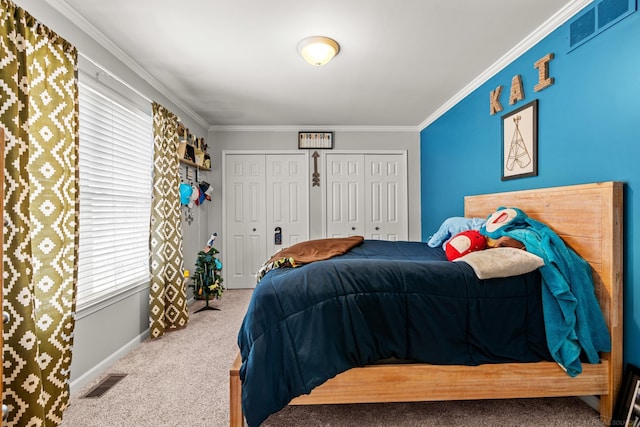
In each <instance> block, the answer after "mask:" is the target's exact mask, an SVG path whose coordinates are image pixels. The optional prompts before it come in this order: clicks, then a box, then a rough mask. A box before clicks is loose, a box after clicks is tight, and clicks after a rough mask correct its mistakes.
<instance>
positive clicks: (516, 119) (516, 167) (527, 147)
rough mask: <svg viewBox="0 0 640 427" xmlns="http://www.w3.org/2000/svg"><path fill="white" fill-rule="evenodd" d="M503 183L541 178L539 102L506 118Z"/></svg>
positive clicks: (504, 127)
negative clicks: (539, 171)
mask: <svg viewBox="0 0 640 427" xmlns="http://www.w3.org/2000/svg"><path fill="white" fill-rule="evenodd" d="M501 151H502V181H505V180H509V179H514V178H524V177H528V176H537V175H538V100H537V99H536V100H534V101H531V102H529V103H528V104H526V105H523V106H522V107H520V108H518V109H516V110H514V111H511V112H510V113H507V114H505V115H504V116H502V145H501Z"/></svg>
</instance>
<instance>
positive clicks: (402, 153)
mask: <svg viewBox="0 0 640 427" xmlns="http://www.w3.org/2000/svg"><path fill="white" fill-rule="evenodd" d="M340 154H344V155H348V154H355V155H362V156H363V157H364V156H367V155H374V154H378V155H379V154H382V155H394V156H398V155H399V156H402V161H403V162H404V170H405V173H404V176H403V177H402V185H403V186H404V189H405V190H404V191H405V192H406V197H405V200H404V204H405V206H404V208H405V212H406V218H405V221H406V224H405V228H406V234H407V237H408V236H409V197H408V191H409V164H408V159H407V150H367V151H364V150H322V154H321V159H322V165H321V166H320V170H321V171H322V176H321V180H320V181H321V183H322V184H321V185H322V187H323V188H324V189H323V191H322V236H323V237H327V219H328V218H327V206H328V204H327V203H328V202H327V191H328V188H327V185H328V182H327V174H326V168H327V156H334V155H340ZM365 185H366V183H365ZM365 204H366V200H365Z"/></svg>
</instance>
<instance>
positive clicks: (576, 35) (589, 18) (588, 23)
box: [569, 0, 636, 51]
mask: <svg viewBox="0 0 640 427" xmlns="http://www.w3.org/2000/svg"><path fill="white" fill-rule="evenodd" d="M635 11H636V0H601V1H599V2H594V4H593V5H592V6H590V7H587V8H585V9H584V10H583V11H582V12H581V13H580V14H579V15H577V16H576V17H574V18H573V20H571V22H570V23H569V50H570V51H571V50H573V49H575V48H577V47H578V46H581V45H583V44H584V43H586V42H587V41H588V40H591V39H592V38H594V37H595V36H597V35H598V34H600V33H601V32H603V31H604V30H606V29H607V28H610V27H611V26H613V25H615V24H616V23H618V22H620V21H622V20H623V19H624V18H626V17H627V16H629V15H631V14H632V13H633V12H635Z"/></svg>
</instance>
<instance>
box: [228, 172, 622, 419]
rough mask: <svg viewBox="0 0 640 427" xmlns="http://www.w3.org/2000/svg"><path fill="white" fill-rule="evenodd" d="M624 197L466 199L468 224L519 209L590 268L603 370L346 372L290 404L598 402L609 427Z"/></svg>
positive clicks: (527, 366) (552, 366)
mask: <svg viewBox="0 0 640 427" xmlns="http://www.w3.org/2000/svg"><path fill="white" fill-rule="evenodd" d="M622 190H623V185H622V183H619V182H605V183H596V184H584V185H575V186H567V187H554V188H547V189H539V190H525V191H516V192H509V193H497V194H488V195H481V196H470V197H466V198H465V215H466V216H468V217H487V215H489V214H490V213H491V212H493V211H494V210H495V209H496V208H497V207H499V206H514V207H519V208H521V209H522V210H524V211H525V212H526V213H527V214H528V215H529V216H531V217H532V218H535V219H538V220H539V221H542V222H544V223H546V224H547V225H549V226H550V227H551V228H552V229H553V230H554V231H555V232H556V233H557V234H558V235H560V236H561V237H562V238H563V240H565V242H567V244H569V245H570V246H571V247H572V248H573V249H574V250H575V251H576V252H577V253H578V254H580V255H581V256H582V257H583V258H585V259H586V260H587V262H589V264H590V265H591V267H592V269H593V275H594V282H595V286H596V296H597V298H598V301H599V302H600V306H601V308H602V312H603V314H604V316H605V320H606V322H607V326H608V327H609V331H610V334H611V338H612V349H611V352H610V353H605V354H603V355H601V356H602V362H601V363H599V364H593V365H592V364H583V365H582V368H583V372H582V373H581V374H580V375H578V376H577V377H575V378H572V377H569V376H568V375H567V374H566V373H565V372H564V371H563V370H562V369H561V368H560V367H559V366H558V365H557V364H556V363H553V362H538V363H506V364H492V365H481V366H458V365H445V366H441V365H428V364H394V365H372V366H366V367H362V368H354V369H350V370H348V371H346V372H343V373H341V374H339V375H338V376H336V377H334V378H332V379H330V380H329V381H327V382H325V383H324V384H322V385H320V386H319V387H316V388H315V389H314V390H313V391H312V392H311V394H309V395H304V396H299V397H297V398H295V399H294V400H293V401H292V402H291V404H292V405H296V404H298V405H308V404H336V403H381V402H418V401H437V400H470V399H506V398H532V397H558V396H599V397H600V418H601V420H602V422H603V423H604V424H607V425H609V424H610V423H611V419H612V415H613V409H614V405H615V401H616V396H617V393H618V391H619V388H620V383H621V379H622V314H623V313H622V304H623V300H622V259H623V254H622V238H623V233H622V218H623V214H622ZM240 364H241V360H240V355H238V357H237V358H236V360H235V361H234V363H233V366H232V367H231V371H230V377H229V390H230V425H231V426H233V427H240V426H243V425H244V417H243V414H242V405H241V394H242V385H241V382H240V376H239V369H240Z"/></svg>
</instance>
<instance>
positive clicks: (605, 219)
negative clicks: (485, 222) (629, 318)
mask: <svg viewBox="0 0 640 427" xmlns="http://www.w3.org/2000/svg"><path fill="white" fill-rule="evenodd" d="M622 200H623V183H621V182H601V183H595V184H583V185H571V186H565V187H553V188H542V189H536V190H524V191H513V192H506V193H495V194H486V195H478V196H467V197H465V199H464V206H465V216H467V217H480V218H486V217H487V216H488V215H490V214H491V213H492V212H494V211H495V210H496V209H497V208H498V207H500V206H506V207H517V208H520V209H521V210H523V211H524V212H525V213H526V214H527V215H528V216H530V217H532V218H534V219H537V220H538V221H541V222H543V223H545V224H547V225H548V226H549V227H551V229H553V230H554V231H555V232H556V233H557V234H558V235H559V236H560V237H561V238H562V239H563V240H564V241H565V243H567V245H568V246H570V247H571V248H572V249H573V250H575V251H576V252H577V253H578V254H579V255H580V256H582V257H583V258H584V259H585V260H586V261H587V262H588V263H589V264H590V265H591V267H592V269H593V279H594V284H595V292H596V296H597V298H598V301H599V302H600V307H601V308H602V312H603V314H604V316H605V320H606V322H607V325H608V327H609V331H610V333H611V340H612V351H611V353H607V354H604V355H602V359H605V360H608V361H609V364H610V365H609V366H610V369H611V370H612V372H611V378H612V379H613V381H612V384H611V390H610V393H609V398H611V399H613V398H614V397H615V395H616V393H617V392H618V389H619V387H620V381H621V378H622V363H623V362H622V357H623V354H622V286H623V277H622V276H623V271H622V254H623V253H622V239H623V234H622V233H623V230H622V219H623V202H622Z"/></svg>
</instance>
